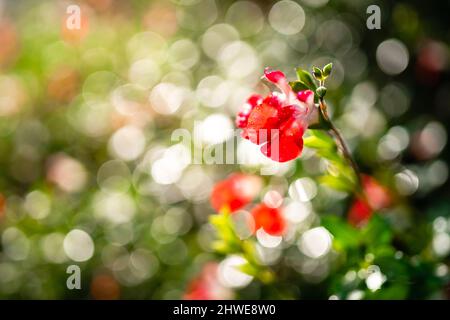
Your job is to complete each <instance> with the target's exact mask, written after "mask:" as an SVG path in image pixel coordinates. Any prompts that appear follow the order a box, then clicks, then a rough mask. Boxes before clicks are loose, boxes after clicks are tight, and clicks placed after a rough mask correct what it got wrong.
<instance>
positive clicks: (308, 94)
mask: <svg viewBox="0 0 450 320" xmlns="http://www.w3.org/2000/svg"><path fill="white" fill-rule="evenodd" d="M313 97H314V93H313V92H312V91H311V90H304V91H299V92H297V98H298V100H300V101H301V102H305V103H308V104H309V102H310V101H311V98H313ZM308 100H309V101H308Z"/></svg>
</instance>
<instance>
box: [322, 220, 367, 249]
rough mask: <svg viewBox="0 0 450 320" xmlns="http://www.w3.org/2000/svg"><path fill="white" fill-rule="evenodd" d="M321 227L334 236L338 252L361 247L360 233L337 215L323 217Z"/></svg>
mask: <svg viewBox="0 0 450 320" xmlns="http://www.w3.org/2000/svg"><path fill="white" fill-rule="evenodd" d="M321 225H322V226H324V227H325V228H326V229H327V230H328V231H329V232H330V233H331V234H332V235H333V237H334V239H333V243H334V246H335V247H336V249H337V250H340V251H344V250H346V249H347V248H357V247H358V246H359V244H360V234H359V231H358V230H357V229H355V228H354V227H352V226H351V225H349V224H348V223H347V222H346V221H345V220H343V219H342V218H340V217H338V216H335V215H327V216H323V217H321Z"/></svg>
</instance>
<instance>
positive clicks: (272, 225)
mask: <svg viewBox="0 0 450 320" xmlns="http://www.w3.org/2000/svg"><path fill="white" fill-rule="evenodd" d="M251 214H252V216H253V219H254V221H255V231H256V230H258V229H260V228H263V229H264V231H265V232H267V233H268V234H270V235H273V236H278V235H281V234H282V233H283V232H284V230H285V228H286V222H285V220H284V218H283V215H282V213H281V210H280V209H279V208H270V207H268V206H266V205H265V204H263V203H262V204H259V205H257V206H256V207H254V208H253V209H252V211H251Z"/></svg>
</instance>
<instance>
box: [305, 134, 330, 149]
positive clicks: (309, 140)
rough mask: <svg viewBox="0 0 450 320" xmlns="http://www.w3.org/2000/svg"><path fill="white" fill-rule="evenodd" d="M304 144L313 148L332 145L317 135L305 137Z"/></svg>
mask: <svg viewBox="0 0 450 320" xmlns="http://www.w3.org/2000/svg"><path fill="white" fill-rule="evenodd" d="M303 145H304V146H306V147H308V148H311V149H323V148H329V147H330V145H329V144H328V142H327V141H324V140H321V139H320V138H318V137H315V136H309V137H305V138H303Z"/></svg>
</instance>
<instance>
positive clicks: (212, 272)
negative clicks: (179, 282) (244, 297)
mask: <svg viewBox="0 0 450 320" xmlns="http://www.w3.org/2000/svg"><path fill="white" fill-rule="evenodd" d="M217 272H218V265H217V263H214V262H209V263H207V264H205V265H204V266H203V269H202V271H201V272H200V275H198V276H197V277H196V278H195V279H193V280H192V281H191V283H190V284H189V285H188V288H187V290H186V293H185V294H184V297H183V299H185V300H223V299H230V298H231V295H232V293H231V291H230V290H229V289H227V288H225V287H224V286H222V285H221V283H220V282H219V279H218V275H217Z"/></svg>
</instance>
